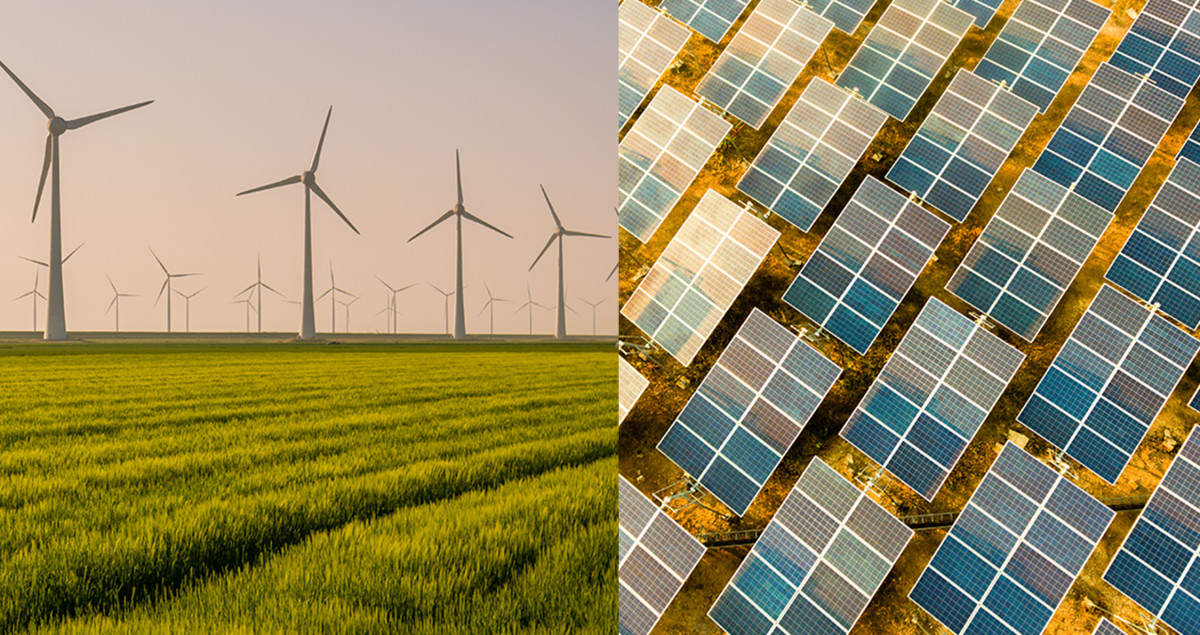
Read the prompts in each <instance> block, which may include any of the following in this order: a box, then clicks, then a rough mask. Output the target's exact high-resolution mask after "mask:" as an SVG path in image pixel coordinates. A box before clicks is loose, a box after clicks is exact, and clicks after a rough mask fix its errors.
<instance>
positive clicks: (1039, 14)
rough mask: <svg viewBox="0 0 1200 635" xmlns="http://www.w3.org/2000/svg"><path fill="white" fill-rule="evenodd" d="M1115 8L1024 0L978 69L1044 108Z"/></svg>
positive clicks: (1085, 0) (1069, 0)
mask: <svg viewBox="0 0 1200 635" xmlns="http://www.w3.org/2000/svg"><path fill="white" fill-rule="evenodd" d="M1111 14H1112V11H1111V10H1110V9H1108V8H1105V7H1102V6H1100V5H1098V4H1096V3H1094V2H1091V1H1090V0H1023V2H1021V4H1019V5H1017V8H1016V10H1015V11H1013V15H1012V17H1011V18H1009V20H1008V22H1006V23H1005V24H1004V28H1003V29H1002V30H1001V31H1000V35H998V36H996V39H995V40H994V41H993V42H992V44H991V46H989V47H988V50H987V52H986V53H984V54H983V58H982V59H980V60H979V64H977V65H976V66H975V74H976V75H979V76H980V77H983V78H984V79H989V80H991V81H994V82H1004V83H1005V85H1006V86H1007V87H1008V89H1009V90H1011V91H1012V92H1013V94H1015V95H1018V96H1020V97H1022V98H1024V99H1025V100H1026V101H1028V102H1030V103H1032V104H1035V105H1037V107H1038V110H1039V111H1040V112H1046V109H1047V108H1049V107H1050V104H1051V102H1053V101H1054V98H1055V97H1056V96H1057V95H1058V91H1060V90H1062V87H1063V85H1064V84H1065V83H1066V81H1067V78H1068V77H1070V76H1071V73H1072V72H1073V71H1074V70H1075V67H1076V66H1077V65H1078V64H1079V61H1080V60H1081V59H1083V54H1084V53H1086V52H1087V50H1088V49H1089V48H1090V47H1091V46H1092V42H1093V41H1094V40H1095V39H1096V35H1097V34H1099V33H1100V29H1101V28H1103V27H1104V23H1105V22H1107V21H1108V17H1109V16H1110V15H1111Z"/></svg>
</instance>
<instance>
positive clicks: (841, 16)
mask: <svg viewBox="0 0 1200 635" xmlns="http://www.w3.org/2000/svg"><path fill="white" fill-rule="evenodd" d="M806 2H807V4H808V8H809V9H812V10H813V11H815V12H816V13H817V15H820V16H822V17H825V18H828V19H829V20H831V21H832V22H833V28H835V29H837V30H839V31H841V32H842V33H846V34H848V35H853V34H854V32H855V31H857V30H858V25H860V24H862V21H863V18H865V17H867V13H869V12H870V11H871V7H873V6H875V0H811V2H808V1H807V0H806Z"/></svg>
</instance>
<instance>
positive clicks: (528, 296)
mask: <svg viewBox="0 0 1200 635" xmlns="http://www.w3.org/2000/svg"><path fill="white" fill-rule="evenodd" d="M525 298H526V302H525V304H522V305H521V306H520V307H518V308H517V310H516V311H514V313H520V312H521V311H523V310H525V309H529V334H530V335H533V307H535V306H536V307H538V308H541V309H546V310H549V309H550V307H548V306H546V305H544V304H538V303H537V302H534V301H533V292H531V291H530V290H529V285H525Z"/></svg>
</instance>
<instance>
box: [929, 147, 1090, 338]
mask: <svg viewBox="0 0 1200 635" xmlns="http://www.w3.org/2000/svg"><path fill="white" fill-rule="evenodd" d="M1112 219H1113V215H1112V213H1111V212H1108V211H1106V210H1104V209H1101V208H1100V207H1099V206H1097V205H1095V204H1094V203H1091V202H1090V201H1087V200H1085V199H1084V198H1083V197H1082V196H1080V195H1079V194H1076V193H1075V192H1073V191H1071V190H1069V189H1067V188H1065V187H1063V186H1061V185H1059V184H1057V183H1055V182H1054V181H1051V180H1050V179H1049V178H1047V177H1045V176H1042V175H1041V174H1038V173H1037V172H1034V171H1032V170H1030V169H1026V170H1025V171H1024V172H1022V173H1021V177H1020V178H1019V179H1017V183H1016V185H1014V186H1013V188H1012V190H1010V191H1009V193H1008V195H1007V196H1005V198H1004V201H1003V202H1002V203H1001V204H1000V207H999V208H998V209H997V210H996V213H995V215H993V216H992V219H991V220H990V221H988V224H987V226H986V227H984V229H983V233H981V234H980V236H979V238H978V240H976V241H975V244H973V245H972V246H971V250H970V251H968V252H967V256H966V258H964V259H963V261H962V264H960V265H959V267H958V269H957V270H956V271H955V272H954V275H953V276H951V277H950V282H948V283H947V284H946V289H947V290H948V291H950V292H951V293H953V294H954V295H956V296H958V297H959V298H962V299H963V300H964V301H965V302H967V304H970V305H971V306H973V307H975V308H976V309H978V310H979V311H981V312H983V313H985V314H987V315H988V317H990V318H992V319H993V320H996V321H997V322H999V323H1000V324H1003V325H1004V326H1005V327H1006V328H1008V329H1009V330H1010V331H1012V332H1013V333H1016V334H1017V335H1019V336H1020V337H1022V338H1023V339H1025V340H1026V341H1030V342H1032V341H1033V339H1034V338H1035V337H1036V336H1037V334H1038V332H1039V331H1041V329H1042V325H1043V324H1045V322H1046V319H1047V318H1048V317H1049V316H1050V314H1051V313H1052V312H1053V311H1054V308H1055V307H1056V306H1058V301H1059V300H1060V299H1061V298H1062V295H1063V293H1064V292H1065V291H1066V289H1067V287H1068V286H1070V284H1071V282H1072V281H1073V280H1074V279H1075V275H1076V274H1078V273H1079V269H1080V268H1081V267H1082V266H1083V263H1084V261H1085V260H1087V257H1088V255H1090V254H1091V253H1092V250H1093V249H1094V248H1095V247H1096V243H1097V242H1098V241H1099V240H1100V236H1102V235H1103V234H1104V231H1105V229H1106V228H1107V227H1108V225H1109V223H1110V222H1112Z"/></svg>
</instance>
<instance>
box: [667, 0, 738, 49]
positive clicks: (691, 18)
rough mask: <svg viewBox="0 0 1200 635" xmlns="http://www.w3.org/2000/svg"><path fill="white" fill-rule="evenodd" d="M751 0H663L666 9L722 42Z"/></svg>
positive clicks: (684, 21) (681, 20)
mask: <svg viewBox="0 0 1200 635" xmlns="http://www.w3.org/2000/svg"><path fill="white" fill-rule="evenodd" d="M747 4H750V0H662V4H660V5H659V6H660V7H662V9H663V10H664V11H666V12H667V13H670V14H671V16H672V17H674V18H675V19H676V20H679V21H680V22H682V23H684V24H686V25H688V26H689V27H691V28H692V29H693V30H694V31H696V32H697V33H699V34H700V35H703V36H704V37H706V38H708V39H710V40H712V41H713V42H720V41H721V40H722V39H723V38H724V37H725V33H726V32H728V31H729V27H731V26H733V23H734V22H735V21H736V20H737V19H738V16H740V15H741V14H742V11H743V10H744V9H745V8H746V5H747Z"/></svg>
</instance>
